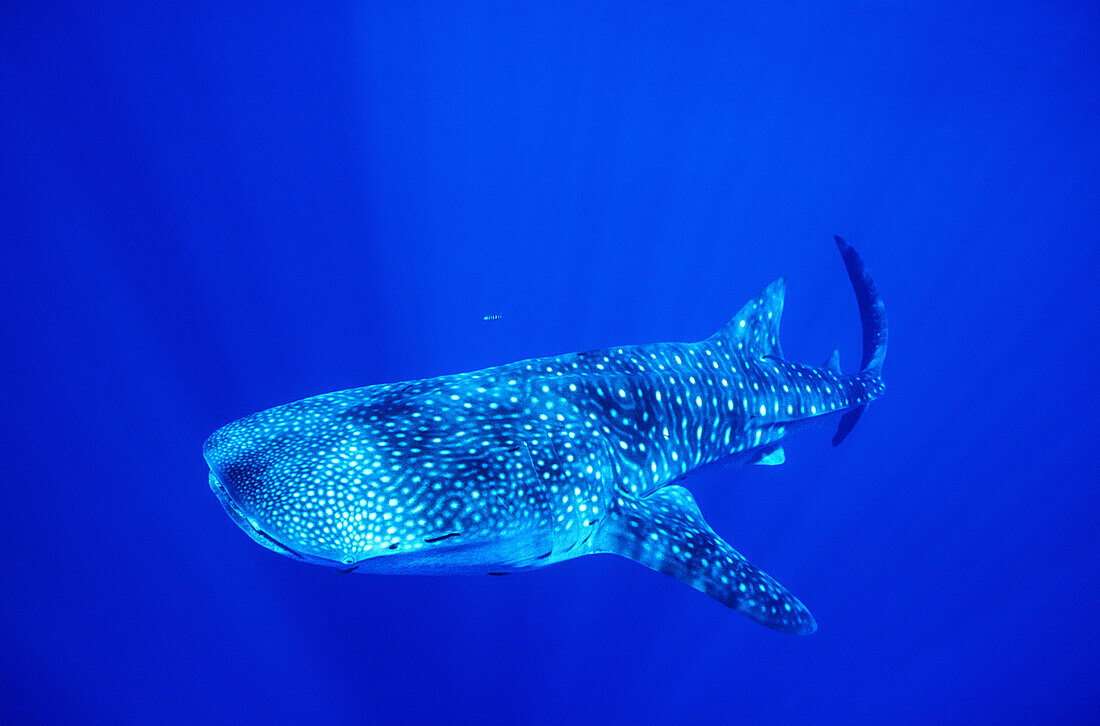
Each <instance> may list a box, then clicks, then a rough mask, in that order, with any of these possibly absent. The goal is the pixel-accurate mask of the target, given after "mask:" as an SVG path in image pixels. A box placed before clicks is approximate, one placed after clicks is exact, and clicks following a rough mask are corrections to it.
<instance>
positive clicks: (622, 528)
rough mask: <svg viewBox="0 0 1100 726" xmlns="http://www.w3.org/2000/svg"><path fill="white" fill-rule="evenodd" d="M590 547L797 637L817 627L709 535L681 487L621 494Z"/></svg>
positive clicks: (782, 593) (769, 580) (776, 586)
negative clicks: (664, 575)
mask: <svg viewBox="0 0 1100 726" xmlns="http://www.w3.org/2000/svg"><path fill="white" fill-rule="evenodd" d="M595 549H596V550H597V551H601V552H613V553H615V554H618V555H621V556H623V557H628V558H630V559H632V560H634V561H635V562H639V563H641V564H643V565H645V566H646V567H648V568H650V569H653V570H656V571H657V572H663V573H664V574H666V575H669V576H671V577H675V578H676V579H677V580H680V581H681V582H684V583H686V584H688V585H691V586H692V587H694V588H695V589H696V590H699V591H700V592H705V593H706V594H707V595H710V596H711V597H713V598H714V599H715V600H717V601H719V602H720V603H722V604H723V605H726V606H728V607H731V608H733V609H734V610H737V611H738V612H741V613H744V614H745V615H747V616H749V617H750V618H752V619H753V620H755V621H756V622H758V623H760V624H761V625H766V626H767V627H769V628H774V629H775V630H779V631H781V632H784V633H796V634H799V635H804V634H808V633H812V632H813V631H814V630H816V629H817V624H816V623H815V622H814V618H813V616H812V615H810V611H809V610H807V609H806V606H804V605H803V604H802V603H801V602H799V601H798V599H797V598H796V597H795V596H794V595H791V594H790V593H789V592H787V590H786V589H785V588H784V587H783V586H782V585H780V584H779V583H778V582H776V581H775V580H773V579H772V578H771V577H769V576H768V575H767V574H766V573H764V572H763V571H761V570H759V569H757V568H756V567H755V566H754V565H753V564H752V563H750V562H749V561H748V560H746V559H745V558H744V557H743V556H742V555H741V553H739V552H738V551H737V550H735V549H733V548H732V547H730V546H729V545H728V544H726V542H725V541H724V540H722V538H721V537H719V536H718V535H716V534H715V533H714V530H712V529H711V528H710V526H709V525H707V523H706V521H705V520H704V519H703V515H702V514H700V512H699V508H698V507H697V506H696V505H695V500H694V499H692V497H691V494H690V493H688V491H687V490H686V489H684V488H683V487H679V486H666V487H663V488H661V489H658V490H657V491H655V492H653V493H652V494H649V495H647V496H645V497H636V496H632V495H630V494H627V493H625V492H621V493H620V494H619V495H618V497H617V499H616V505H615V506H614V507H613V509H612V510H611V511H610V512H609V513H608V519H607V520H605V521H604V523H603V524H602V525H601V526H600V530H599V533H598V535H597V540H596V542H595Z"/></svg>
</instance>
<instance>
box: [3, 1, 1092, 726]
mask: <svg viewBox="0 0 1100 726" xmlns="http://www.w3.org/2000/svg"><path fill="white" fill-rule="evenodd" d="M159 5H160V4H157V3H152V4H149V3H133V4H126V3H122V4H109V5H108V4H95V5H88V4H84V5H79V4H74V5H69V4H65V3H9V4H8V5H6V7H5V9H4V10H3V12H2V13H0V15H2V17H0V101H2V104H3V106H2V112H0V242H2V244H0V250H2V251H0V270H2V271H0V275H2V284H0V301H2V310H3V315H2V316H0V334H2V337H3V341H4V354H3V358H2V360H3V376H2V383H0V385H2V387H3V408H4V414H5V415H4V417H3V424H2V431H3V442H4V446H3V449H4V460H5V464H4V471H5V474H6V477H5V478H6V481H5V483H4V487H3V489H4V494H3V499H2V501H3V507H2V508H0V524H2V527H0V543H2V545H3V553H4V556H3V558H2V561H0V568H2V570H0V571H2V572H3V585H4V590H5V592H4V595H3V597H2V598H0V615H2V623H3V625H2V627H0V637H2V641H0V669H2V670H0V674H2V677H0V684H2V692H0V716H2V720H3V721H4V722H5V723H170V722H175V723H189V724H193V723H292V722H307V721H308V722H322V723H356V724H405V723H431V724H442V723H448V724H449V723H551V722H555V723H561V722H565V723H601V724H639V723H723V724H734V723H762V722H768V723H830V722H839V723H895V724H902V723H913V724H925V723H928V722H930V721H932V722H937V723H960V724H961V723H1022V724H1023V723H1028V724H1030V723H1086V722H1094V721H1095V719H1097V717H1098V713H1100V692H1098V691H1097V690H1096V683H1097V679H1098V677H1100V629H1098V628H1097V624H1096V617H1095V611H1096V603H1097V597H1098V595H1100V583H1098V580H1097V572H1098V568H1100V539H1098V535H1097V532H1096V526H1097V525H1096V523H1097V515H1098V514H1100V496H1098V494H1097V481H1098V479H1100V477H1098V476H1097V464H1096V451H1097V446H1098V444H1100V440H1098V436H1097V430H1098V429H1097V425H1098V423H1100V422H1098V420H1097V418H1098V417H1097V411H1098V407H1100V400H1098V396H1097V392H1098V387H1097V383H1096V374H1097V370H1098V369H1100V352H1098V351H1100V347H1098V339H1097V325H1098V320H1100V318H1098V316H1100V308H1098V302H1097V280H1098V273H1100V265H1098V260H1100V250H1098V242H1100V215H1097V213H1096V210H1097V208H1098V202H1100V198H1098V197H1100V195H1098V190H1100V144H1098V141H1097V139H1098V136H1097V121H1098V119H1100V89H1098V86H1097V83H1096V79H1097V71H1098V70H1100V62H1098V58H1097V48H1098V41H1100V38H1098V29H1100V24H1098V21H1100V14H1098V12H1097V8H1096V7H1095V6H1086V5H1084V4H1077V3H1040V2H1007V3H1005V2H1000V3H942V2H932V3H922V4H919V6H918V5H916V4H908V5H905V4H896V5H891V4H885V5H880V4H873V3H787V4H782V5H781V6H777V5H778V4H775V3H761V4H751V5H748V6H746V5H745V4H743V3H691V4H681V3H666V2H641V3H606V2H592V3H552V2H551V3H386V4H382V3H346V4H336V3H327V4H320V5H318V4H308V3H303V4H288V3H254V4H245V3H237V4H226V3H187V4H184V5H182V6H176V7H173V8H165V7H159ZM834 233H836V234H841V235H844V236H845V237H847V238H848V239H849V240H850V241H851V242H852V243H853V244H855V245H856V247H857V248H858V249H859V250H860V251H861V252H862V254H863V255H864V257H865V258H866V259H867V261H868V263H869V265H870V267H871V269H872V270H873V271H874V273H875V276H876V279H877V281H878V285H879V288H880V291H881V292H882V295H883V297H884V299H885V302H886V309H887V313H888V315H889V318H890V325H891V340H890V351H889V355H888V357H887V360H886V368H885V376H886V380H887V384H888V388H887V393H886V396H885V397H884V398H883V399H882V400H880V401H878V402H876V403H875V404H874V405H873V406H871V408H870V409H869V410H868V412H867V413H866V415H865V416H864V418H863V420H862V421H861V423H860V424H859V426H858V427H857V428H856V429H855V431H854V432H853V433H852V435H851V436H850V437H849V439H848V440H847V441H846V442H845V443H844V444H843V445H842V446H841V447H839V448H836V449H833V448H832V447H831V446H830V445H829V436H830V435H831V433H832V432H831V430H827V429H818V430H815V431H811V432H808V433H806V434H803V435H800V436H797V437H793V438H792V439H790V440H789V443H788V444H787V447H786V451H787V462H786V463H785V464H784V465H782V466H778V467H742V468H727V469H714V470H708V471H705V472H701V473H699V474H697V475H695V476H693V477H691V478H689V479H688V480H687V481H686V482H685V485H686V486H688V488H690V489H691V491H692V492H693V493H694V495H695V497H696V499H697V500H698V502H699V504H700V507H701V508H702V510H703V512H704V513H705V514H706V516H707V519H708V520H709V521H710V523H711V524H712V525H713V527H714V529H715V530H716V531H717V532H719V533H720V534H721V535H723V536H724V537H725V538H726V539H727V540H728V541H729V542H730V543H731V544H732V545H733V546H734V547H736V548H738V549H739V550H741V551H742V552H744V553H745V554H746V555H747V556H748V557H749V558H750V559H752V560H753V561H754V562H755V563H756V564H758V565H759V566H760V567H762V568H763V569H765V570H767V571H768V572H769V573H771V574H772V575H774V576H775V577H776V578H777V579H778V580H779V581H780V582H782V583H783V584H784V585H786V586H787V587H788V588H790V589H791V590H792V592H794V593H795V595H797V596H798V597H800V598H801V599H802V600H803V602H805V603H806V604H807V606H809V608H810V609H811V610H812V611H813V613H814V615H815V616H816V618H817V621H818V623H819V626H820V627H819V630H818V632H817V633H816V634H814V635H811V636H808V637H793V636H785V635H781V634H778V633H776V632H773V631H771V630H767V629H765V628H762V627H760V626H758V625H756V624H754V623H753V622H751V621H749V620H748V619H747V618H744V617H742V616H740V615H738V614H737V613H734V612H732V611H730V610H728V609H726V608H724V607H723V606H721V605H720V604H718V603H717V602H715V601H713V600H711V599H709V598H707V597H705V596H703V595H701V594H699V593H698V592H695V591H694V590H692V589H690V588H688V587H686V586H685V585H683V584H681V583H678V582H676V581H674V580H672V579H670V578H666V577H663V576H661V575H658V574H656V573H653V572H651V571H649V570H646V569H645V568H643V567H640V566H639V565H637V564H634V563H632V562H630V561H628V560H625V559H620V558H616V557H613V556H610V555H604V556H597V557H588V558H582V559H578V560H574V561H571V562H566V563H562V564H558V565H554V566H552V567H549V568H545V569H542V570H538V571H534V572H530V573H521V574H515V575H512V576H510V577H501V578H492V577H442V578H424V577H384V576H369V577H368V576H346V577H338V576H334V575H333V574H332V571H330V570H326V569H323V568H319V567H310V566H307V565H304V564H300V563H297V562H294V561H292V560H290V559H286V558H282V557H279V556H278V555H276V554H274V553H272V552H269V551H267V550H265V549H263V548H261V547H259V546H257V545H256V544H255V543H253V542H252V541H251V540H249V539H248V537H246V536H245V535H244V534H243V533H242V532H241V531H240V530H239V529H238V528H237V527H236V526H234V524H233V523H232V522H231V521H230V519H229V518H228V517H227V516H226V515H225V513H224V512H223V511H222V509H221V507H220V506H219V505H218V502H217V500H216V499H215V497H214V496H213V495H212V493H211V492H210V490H209V488H208V486H207V480H206V476H207V468H206V464H205V462H204V461H203V459H202V456H201V454H200V449H201V445H202V442H203V440H204V439H205V438H206V437H207V436H208V435H209V434H210V433H211V432H212V431H213V430H214V429H216V428H217V427H219V426H221V425H222V424H224V423H226V422H228V421H230V420H233V419H236V418H239V417H241V416H243V415H245V414H248V413H251V412H253V411H257V410H260V409H263V408H267V407H270V406H273V405H276V404H280V403H285V402H288V401H291V400H294V399H298V398H302V397H305V396H308V395H312V394H316V393H322V392H325V391H330V390H336V389H342V388H349V387H353V386H360V385H366V384H369V383H377V382H388V381H396V380H402V379H410V378H419V377H425V376H434V375H439V374H443V373H450V372H459V371H466V370H472V369H476V368H480V367H485V366H489V365H494V364H498V363H503V362H508V361H512V360H517V359H521V358H527V357H533V356H541V355H550V354H556V353H564V352H569V351H574V350H582V349H588V348H597V347H605V346H610V345H616V344H627V343H645V342H656V341H663V340H697V339H700V338H703V337H705V336H707V335H709V334H710V333H712V332H714V331H715V330H717V329H718V328H719V327H720V326H721V325H722V324H723V323H725V322H726V320H727V319H728V318H729V316H730V315H732V313H733V312H734V311H736V310H737V309H738V308H739V307H740V305H741V304H742V303H744V302H745V301H746V300H748V299H749V298H750V297H751V296H752V295H754V294H755V293H756V292H757V291H758V290H759V289H760V288H761V287H763V286H764V285H765V284H767V283H768V282H770V281H771V280H773V279H774V278H776V277H778V276H780V275H783V276H786V278H787V281H788V284H789V291H788V296H787V309H786V312H785V314H784V320H783V325H782V341H783V347H784V352H785V354H786V355H787V357H789V358H791V359H793V360H796V361H801V362H807V363H815V364H816V363H820V362H821V361H822V360H824V359H825V358H826V357H827V356H828V354H829V353H830V352H831V351H832V350H833V349H834V348H836V347H839V348H840V351H841V361H842V365H844V366H845V368H846V369H847V370H853V369H854V368H855V367H856V365H857V362H858V359H859V340H860V337H859V323H858V316H857V312H856V307H855V302H854V299H853V296H852V292H851V289H850V287H849V285H848V282H847V279H846V277H845V274H844V269H843V266H842V264H841V262H840V260H839V259H838V258H837V255H836V251H835V248H834V247H833V245H832V242H831V235H832V234H834ZM487 317H488V318H489V319H488V320H487V319H486V318H487Z"/></svg>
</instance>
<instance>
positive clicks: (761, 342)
mask: <svg viewBox="0 0 1100 726" xmlns="http://www.w3.org/2000/svg"><path fill="white" fill-rule="evenodd" d="M786 291H787V281H786V280H785V279H784V278H782V277H781V278H779V279H778V280H776V281H775V282H773V283H772V284H770V285H768V286H767V287H765V288H764V289H763V290H761V291H760V294H759V295H757V296H756V297H755V298H753V299H752V300H749V301H748V302H747V303H745V305H744V307H742V308H741V309H740V310H738V311H737V314H736V315H734V316H733V319H732V320H730V321H729V322H728V323H726V325H725V326H724V327H723V328H722V329H721V330H719V331H718V332H717V333H715V334H714V335H712V336H711V337H710V339H711V340H716V339H717V340H723V341H725V342H727V343H729V345H730V346H731V347H733V348H736V349H738V350H740V349H742V348H746V349H748V350H751V351H753V352H754V353H757V354H758V355H761V356H765V355H772V356H777V357H782V356H783V351H782V350H781V349H780V347H779V318H780V317H781V316H782V315H783V296H784V294H785V293H786Z"/></svg>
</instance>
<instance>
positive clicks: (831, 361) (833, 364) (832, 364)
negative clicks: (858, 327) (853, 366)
mask: <svg viewBox="0 0 1100 726" xmlns="http://www.w3.org/2000/svg"><path fill="white" fill-rule="evenodd" d="M823 367H824V368H825V369H826V370H828V371H832V372H833V373H838V374H839V373H841V372H842V371H841V370H840V351H839V350H834V351H833V354H832V355H830V356H829V357H828V358H826V359H825V364H824V366H823Z"/></svg>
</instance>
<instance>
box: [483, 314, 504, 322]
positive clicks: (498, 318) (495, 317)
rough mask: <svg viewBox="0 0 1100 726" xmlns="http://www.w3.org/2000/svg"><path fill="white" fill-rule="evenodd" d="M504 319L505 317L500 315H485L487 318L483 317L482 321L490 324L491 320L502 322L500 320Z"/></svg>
mask: <svg viewBox="0 0 1100 726" xmlns="http://www.w3.org/2000/svg"><path fill="white" fill-rule="evenodd" d="M503 317H504V316H503V315H501V314H500V313H492V314H490V315H485V316H483V317H482V318H481V319H482V320H484V321H486V322H488V321H490V320H500V319H501V318H503Z"/></svg>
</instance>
